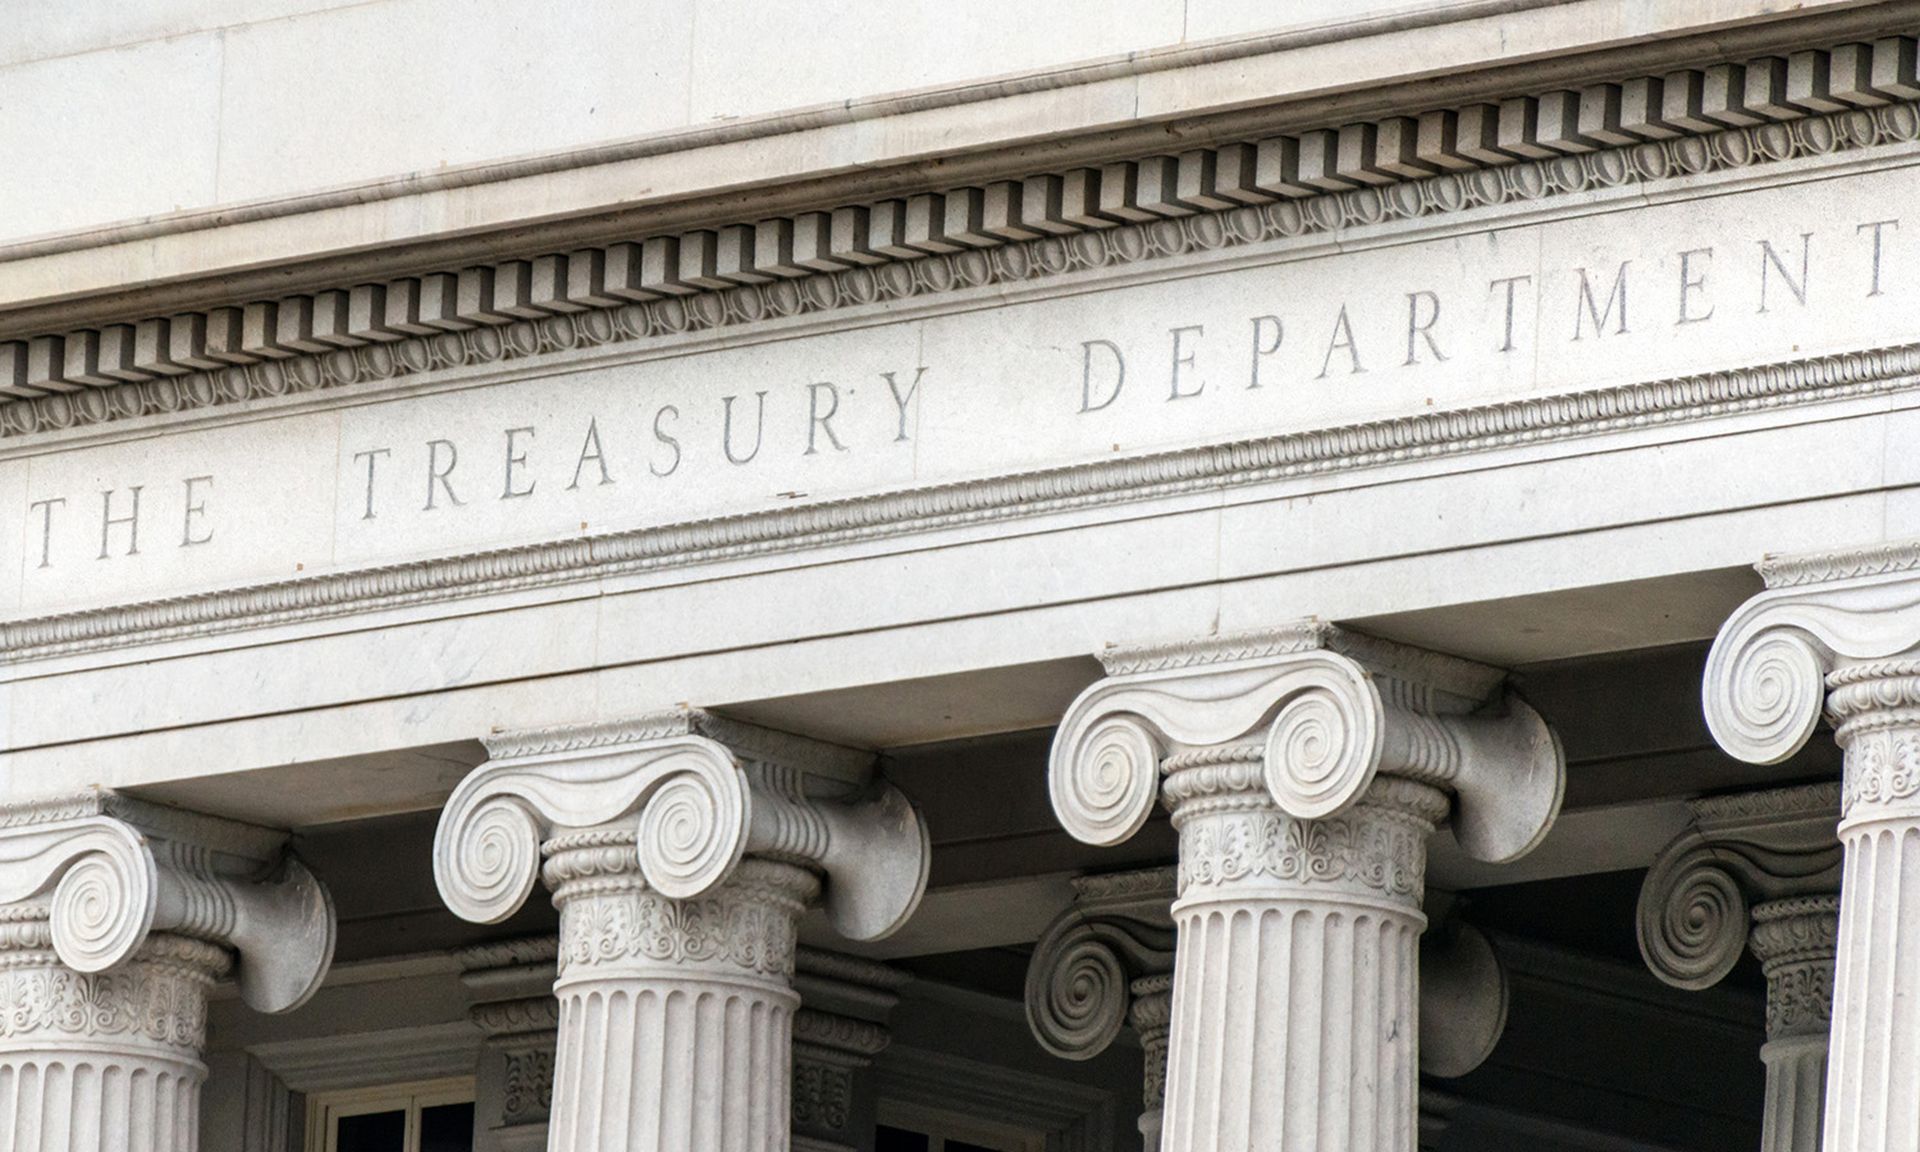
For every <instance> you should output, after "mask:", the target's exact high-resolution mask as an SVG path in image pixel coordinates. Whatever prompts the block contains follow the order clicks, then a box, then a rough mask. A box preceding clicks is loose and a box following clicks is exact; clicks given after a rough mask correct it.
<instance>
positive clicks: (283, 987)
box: [0, 791, 335, 1012]
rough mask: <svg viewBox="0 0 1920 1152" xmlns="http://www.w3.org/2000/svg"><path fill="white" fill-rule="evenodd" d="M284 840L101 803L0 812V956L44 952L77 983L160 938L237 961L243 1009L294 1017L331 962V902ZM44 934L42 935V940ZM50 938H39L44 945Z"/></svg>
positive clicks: (101, 795)
mask: <svg viewBox="0 0 1920 1152" xmlns="http://www.w3.org/2000/svg"><path fill="white" fill-rule="evenodd" d="M285 845H286V837H285V836H284V835H282V834H280V833H277V832H271V831H268V830H266V829H263V828H258V827H255V826H252V825H247V824H238V823H234V822H232V821H227V820H218V819H214V818H211V817H204V816H197V815H193V814H190V813H186V812H181V811H179V810H176V809H171V808H163V807H160V806H158V805H153V804H146V803H141V802H139V801H135V800H131V799H128V798H126V797H122V796H117V795H115V794H113V793H110V792H105V791H91V792H86V793H82V794H79V795H75V796H67V797H61V798H57V799H51V800H41V801H27V802H21V803H15V804H8V805H6V806H4V807H0V906H3V907H4V908H5V910H6V915H5V919H6V920H7V921H8V923H7V933H6V939H5V941H4V942H0V946H5V947H11V948H34V947H39V946H42V941H43V940H44V942H45V944H50V945H51V947H52V950H53V952H54V954H55V955H57V956H58V958H59V961H60V963H61V964H62V965H63V966H65V967H67V968H69V969H72V970H73V971H75V972H79V973H98V972H106V971H109V970H114V969H118V968H121V967H122V966H124V965H126V964H128V963H129V962H130V961H132V960H133V959H134V958H135V956H136V954H138V953H141V950H142V948H143V946H144V945H145V944H146V943H147V942H148V940H149V939H150V938H154V937H155V936H156V935H157V934H160V933H165V934H167V935H169V936H174V937H186V938H188V939H189V940H195V941H200V942H202V943H204V944H212V945H216V946H218V947H220V948H228V949H232V950H233V952H235V953H236V954H237V970H236V977H237V979H238V982H239V985H240V993H241V996H242V998H243V999H245V1001H246V1002H247V1003H248V1004H249V1005H251V1006H252V1007H254V1008H256V1009H258V1010H260V1011H263V1012H287V1011H291V1010H292V1009H294V1008H297V1007H299V1006H300V1005H301V1004H304V1003H305V1002H306V1001H307V999H308V998H309V997H310V996H312V995H313V993H314V992H315V991H316V990H317V989H318V988H319V986H320V981H321V979H322V978H323V977H324V976H325V975H326V972H327V968H328V966H329V964H331V962H332V960H333V946H334V931H335V922H334V911H333V900H332V897H331V896H330V895H329V894H328V892H327V890H326V888H325V886H323V885H322V884H321V883H320V882H319V881H318V880H317V879H315V877H314V876H313V874H312V873H311V872H309V871H308V870H307V869H306V867H305V866H304V865H302V864H301V863H300V861H299V860H297V859H295V858H294V857H293V856H291V855H289V854H287V853H286V852H285ZM41 926H44V927H41ZM42 933H44V936H43V935H42Z"/></svg>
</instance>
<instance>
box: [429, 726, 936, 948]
mask: <svg viewBox="0 0 1920 1152" xmlns="http://www.w3.org/2000/svg"><path fill="white" fill-rule="evenodd" d="M485 743H486V744H487V747H488V751H489V752H490V753H491V754H492V758H491V759H490V760H488V761H487V763H485V764H483V765H481V766H480V767H479V768H477V769H475V770H474V771H473V772H472V773H471V774H469V775H468V777H467V778H466V779H465V780H463V781H461V783H460V786H459V787H458V788H456V789H455V790H454V793H453V796H452V798H450V799H449V800H448V801H447V806H446V809H445V811H444V812H443V813H442V815H441V818H440V826H439V830H438V832H437V834H436V836H435V838H434V853H433V865H434V879H435V881H436V882H437V883H438V885H439V888H440V894H441V896H442V898H443V899H445V900H446V902H447V906H448V907H450V908H451V909H453V911H454V912H455V913H456V914H458V915H459V916H461V917H462V918H464V919H467V920H472V921H474V922H476V923H482V924H492V923H498V922H499V921H501V920H504V919H506V918H507V917H508V916H511V915H512V914H513V913H514V912H516V911H517V910H519V908H520V906H521V905H522V904H524V903H525V902H526V899H527V896H528V895H529V894H530V893H531V892H532V891H533V884H534V880H535V879H536V878H537V877H538V876H539V874H540V849H541V844H542V843H543V842H544V841H545V840H546V839H547V838H549V837H551V836H556V835H561V834H564V833H565V832H567V831H568V830H586V829H603V828H608V827H610V826H622V827H624V828H626V829H627V830H629V831H631V833H632V839H631V843H632V846H633V849H634V851H635V853H636V856H637V862H638V867H639V871H640V874H641V875H642V876H643V877H645V879H646V883H647V886H648V888H649V889H651V890H652V891H653V892H656V893H658V894H659V895H660V896H662V897H665V898H667V899H669V900H687V899H691V898H694V897H698V896H701V895H703V894H705V893H708V892H710V891H712V890H714V889H715V888H717V887H718V886H719V885H720V884H721V883H722V882H723V881H725V880H726V879H727V878H728V877H729V876H731V875H732V874H733V871H734V869H735V868H736V867H737V866H738V865H739V863H740V860H741V858H742V857H743V856H744V855H746V854H748V853H753V854H757V855H764V856H768V857H771V858H779V859H792V860H796V861H804V862H805V863H806V865H807V866H808V867H810V868H814V869H817V870H819V871H821V872H824V873H826V874H827V875H828V876H829V877H830V878H831V882H830V883H829V884H828V886H827V889H826V897H825V906H826V911H827V914H828V916H829V918H830V919H831V920H832V921H833V924H834V927H835V928H836V929H838V930H839V932H840V933H841V934H842V935H843V936H846V937H847V938H849V939H854V940H878V939H881V938H883V937H885V936H887V935H889V934H891V933H892V932H894V931H896V930H897V929H898V928H899V927H900V926H901V925H902V924H904V923H905V922H906V920H907V917H908V916H910V915H911V914H912V912H913V910H914V908H915V907H916V906H917V905H918V904H919V902H920V894H921V893H922V892H923V891H924V890H925V887H926V879H927V867H928V864H929V862H930V856H929V848H928V840H927V832H926V825H925V822H924V821H923V820H922V819H921V817H920V815H919V813H918V812H917V811H915V810H914V808H913V806H912V805H911V804H909V803H908V802H907V799H906V797H905V796H903V795H901V793H900V792H899V790H898V789H896V788H894V787H893V786H892V785H890V784H886V783H884V782H881V783H879V784H878V785H877V786H873V787H868V786H867V784H868V777H867V773H868V770H869V758H867V757H865V756H863V755H861V754H859V753H854V752H852V751H850V750H848V749H841V748H835V747H832V746H829V745H822V744H814V743H812V742H808V741H801V740H799V739H797V738H794V737H789V736H785V735H784V734H782V733H774V732H768V731H766V730H763V729H755V728H752V727H750V726H748V725H743V724H737V723H734V722H732V721H728V720H725V719H723V718H721V717H717V716H713V715H710V714H708V713H705V712H700V711H694V710H678V711H672V712H661V713H655V714H653V715H649V716H644V717H640V718H639V719H636V720H633V721H631V722H615V723H608V724H601V725H592V726H583V727H578V728H568V729H554V730H549V731H539V732H531V733H516V734H512V735H503V736H497V737H491V738H489V739H488V740H487V741H485Z"/></svg>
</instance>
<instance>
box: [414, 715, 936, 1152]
mask: <svg viewBox="0 0 1920 1152" xmlns="http://www.w3.org/2000/svg"><path fill="white" fill-rule="evenodd" d="M486 743H487V748H488V751H489V753H490V754H491V759H490V760H489V761H488V762H487V763H486V764H483V765H481V766H480V767H479V768H477V769H475V770H474V772H473V773H472V774H471V775H469V776H468V778H467V779H466V780H465V781H463V782H462V784H461V785H460V787H459V788H457V789H456V790H455V792H454V795H453V797H452V798H451V799H450V800H449V801H448V804H447V808H446V810H445V811H444V812H443V814H442V816H441V822H440V829H439V833H438V835H437V837H436V839H435V845H434V874H435V878H436V880H437V881H438V883H439V887H440V892H441V895H442V896H443V897H444V898H445V899H446V901H447V903H448V905H449V906H450V907H451V908H452V909H453V910H454V911H455V912H456V913H458V914H459V915H461V916H463V917H466V918H467V919H469V920H474V921H477V922H482V923H493V922H498V921H499V920H501V919H504V918H505V917H507V916H510V915H512V914H513V912H514V911H516V910H517V909H518V908H519V907H520V905H521V903H522V902H524V900H525V899H526V897H527V895H528V894H529V893H530V892H531V890H532V887H533V883H534V879H535V876H536V875H540V876H543V877H544V879H545V881H546V884H547V886H548V888H549V889H550V890H551V891H552V893H553V901H554V904H555V905H556V906H557V907H558V908H559V909H560V940H559V946H558V952H557V962H556V979H555V982H554V993H555V995H556V997H557V998H558V1001H559V1027H558V1041H557V1050H556V1053H555V1059H554V1085H553V1099H552V1109H551V1116H550V1120H549V1124H550V1132H549V1144H548V1147H549V1148H551V1149H552V1150H553V1152H598V1150H600V1149H604V1148H608V1147H618V1148H626V1149H634V1150H646V1149H663V1150H664V1149H680V1148H686V1147H698V1148H715V1149H725V1150H729V1152H731V1150H736V1149H737V1150H740V1152H762V1150H771V1152H779V1150H783V1149H786V1148H788V1147H789V1128H790V1111H791V1085H792V1079H791V1077H792V1061H793V1029H794V1013H795V1010H796V1009H797V1008H798V1006H799V996H798V995H797V994H796V992H795V991H794V986H793V978H794V964H795V949H796V926H797V924H798V921H799V918H800V915H801V914H802V913H803V912H804V911H805V910H806V909H807V908H809V907H811V906H813V905H814V904H816V903H818V904H820V905H822V906H823V907H824V910H825V912H826V914H827V919H828V921H829V922H830V923H831V924H832V925H833V926H834V927H835V928H836V929H837V930H838V931H839V932H840V933H841V934H842V935H844V936H847V937H849V938H851V939H856V940H873V939H879V938H881V937H884V936H886V935H888V934H889V933H891V932H893V931H894V930H895V929H897V928H898V927H899V926H900V925H901V924H903V923H904V922H905V921H906V919H907V917H908V916H909V915H911V914H912V911H913V909H914V907H915V906H916V905H917V904H918V903H919V899H920V894H921V892H922V891H923V890H924V888H925V885H926V874H927V864H928V842H927V836H926V829H925V826H924V824H923V822H922V821H921V820H920V818H919V815H918V813H917V812H915V811H914V809H913V808H912V806H911V805H910V804H909V803H908V802H907V800H906V798H905V797H904V796H902V795H901V794H900V793H899V792H898V790H896V789H894V788H893V787H892V786H891V785H889V784H887V783H885V782H884V781H882V780H879V779H877V778H876V777H875V776H874V774H873V764H872V758H871V757H870V756H867V755H866V754H863V753H858V752H854V751H852V750H850V749H846V748H840V747H836V746H833V745H827V744H821V743H818V742H815V741H809V740H804V739H801V738H799V737H795V736H791V735H788V734H785V733H780V732H772V731H768V730H766V729H760V728H755V727H752V726H750V725H744V724H739V723H736V722H733V721H729V720H726V719H723V718H721V717H717V716H712V715H710V714H708V713H704V712H698V711H690V710H680V711H674V712H668V713H659V714H655V715H651V716H646V717H641V718H639V719H636V720H633V721H621V722H612V723H604V724H595V725H590V726H583V727H575V728H565V729H552V730H543V731H538V732H531V733H522V734H509V735H503V736H498V737H494V738H490V739H489V740H487V742H486Z"/></svg>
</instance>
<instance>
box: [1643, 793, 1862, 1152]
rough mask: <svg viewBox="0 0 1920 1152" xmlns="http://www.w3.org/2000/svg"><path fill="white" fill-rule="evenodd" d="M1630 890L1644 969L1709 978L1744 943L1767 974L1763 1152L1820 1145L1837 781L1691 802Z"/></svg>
mask: <svg viewBox="0 0 1920 1152" xmlns="http://www.w3.org/2000/svg"><path fill="white" fill-rule="evenodd" d="M1692 808H1693V823H1692V826H1691V827H1689V828H1688V829H1687V830H1686V831H1685V832H1683V833H1681V834H1680V836H1679V837H1677V838H1676V839H1675V840H1674V841H1673V843H1672V844H1669V845H1668V846H1667V847H1666V848H1665V849H1664V850H1662V851H1661V853H1660V856H1659V858H1658V859H1656V860H1655V861H1654V864H1653V867H1652V868H1651V869H1650V870H1649V871H1648V872H1647V878H1646V880H1645V882H1643V883H1642V885H1641V888H1640V907H1639V911H1638V915H1637V924H1638V928H1639V933H1640V954H1641V955H1642V956H1644V957H1645V958H1646V961H1647V967H1649V968H1651V969H1652V970H1653V974H1654V975H1655V976H1658V977H1659V978H1660V979H1661V980H1663V981H1665V982H1666V983H1668V984H1671V985H1673V986H1674V987H1676V988H1687V989H1700V988H1707V987H1710V986H1712V985H1714V984H1717V983H1719V982H1720V980H1721V979H1722V978H1723V977H1724V976H1726V974H1727V973H1728V972H1730V971H1732V970H1733V966H1734V964H1735V963H1737V962H1738V961H1739V959H1740V956H1741V953H1742V951H1743V950H1744V949H1746V948H1747V947H1749V946H1751V947H1752V949H1753V952H1754V955H1755V956H1756V957H1758V958H1759V960H1760V963H1761V966H1762V968H1763V969H1764V971H1765V972H1766V976H1767V1042H1766V1044H1765V1045H1763V1046H1762V1047H1761V1049H1760V1059H1761V1061H1762V1062H1763V1063H1765V1064H1766V1067H1767V1095H1766V1110H1765V1113H1764V1116H1763V1119H1762V1123H1761V1129H1762V1135H1761V1148H1762V1149H1763V1152H1815V1150H1816V1149H1818V1148H1819V1147H1820V1124H1821V1105H1822V1097H1823V1086H1824V1084H1825V1082H1826V1062H1827V1021H1828V1017H1829V1009H1830V1005H1831V1000H1832V991H1833V987H1832V985H1833V954H1834V926H1835V917H1836V915H1837V913H1838V910H1839V897H1838V896H1837V894H1836V892H1837V889H1838V888H1839V886H1840V842H1839V840H1838V839H1837V838H1836V837H1835V836H1834V831H1833V829H1834V825H1835V824H1836V823H1837V822H1838V821H1839V819H1840V788H1839V786H1838V785H1834V784H1815V785H1810V786H1808V787H1804V788H1781V789H1775V790H1771V791H1764V792H1746V793H1740V794H1736V795H1732V796H1717V797H1712V798H1710V799H1705V800H1696V801H1694V802H1693V804H1692Z"/></svg>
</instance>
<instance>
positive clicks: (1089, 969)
mask: <svg viewBox="0 0 1920 1152" xmlns="http://www.w3.org/2000/svg"><path fill="white" fill-rule="evenodd" d="M1176 878H1177V873H1176V870H1175V869H1173V868H1149V869H1145V870H1142V871H1135V872H1113V873H1104V874H1097V875H1091V876H1081V877H1078V878H1076V879H1075V880H1074V881H1073V886H1074V901H1073V904H1072V905H1071V906H1070V907H1068V908H1067V910H1066V911H1064V912H1062V913H1061V914H1060V916H1059V917H1058V918H1057V919H1056V920H1054V922H1053V923H1052V925H1050V926H1049V927H1048V928H1047V930H1046V932H1044V933H1043V934H1042V935H1041V937H1040V941H1039V943H1038V944H1037V945H1036V946H1035V947H1034V951H1033V956H1032V958H1031V959H1030V960H1029V961H1028V964H1027V985H1026V1010H1027V1024H1028V1026H1029V1027H1030V1028H1032V1030H1033V1035H1034V1039H1036V1040H1038V1041H1039V1043H1040V1046H1041V1047H1042V1048H1044V1049H1046V1050H1047V1051H1048V1052H1050V1053H1052V1054H1053V1055H1055V1056H1060V1057H1063V1058H1065V1059H1068V1060H1090V1059H1092V1058H1093V1057H1095V1056H1098V1055H1099V1054H1100V1053H1102V1052H1104V1051H1106V1049H1107V1047H1108V1046H1109V1045H1110V1044H1112V1043H1113V1041H1114V1039H1115V1037H1116V1036H1118V1035H1119V1032H1120V1028H1121V1026H1122V1025H1123V1024H1124V1025H1125V1026H1127V1027H1131V1028H1132V1029H1133V1031H1134V1034H1135V1036H1137V1037H1138V1038H1139V1041H1140V1046H1141V1048H1142V1049H1143V1050H1144V1056H1143V1059H1142V1063H1141V1073H1142V1085H1141V1107H1142V1111H1141V1115H1140V1121H1139V1127H1140V1133H1141V1136H1142V1138H1143V1140H1144V1147H1145V1149H1146V1152H1159V1149H1160V1146H1161V1136H1162V1131H1161V1127H1162V1119H1163V1104H1164V1100H1165V1094H1166V1080H1167V1043H1168V1040H1169V1038H1170V1032H1171V1026H1172V1022H1173V983H1174V980H1173V976H1174V954H1175V926H1174V915H1173V902H1174V894H1175V885H1176V882H1177V879H1176ZM1419 971H1420V987H1421V993H1420V995H1421V1000H1420V1004H1421V1006H1420V1019H1421V1034H1422V1047H1421V1051H1420V1067H1421V1070H1422V1071H1423V1072H1426V1073H1428V1074H1430V1075H1437V1076H1447V1077H1453V1076H1464V1075H1465V1074H1466V1073H1468V1072H1470V1071H1472V1070H1473V1069H1474V1068H1476V1067H1478V1066H1479V1065H1480V1063H1481V1062H1482V1061H1483V1060H1485V1058H1486V1057H1487V1056H1488V1055H1489V1054H1490V1053H1491V1052H1492V1050H1493V1044H1494V1042H1495V1041H1497V1040H1498V1039H1499V1036H1500V1033H1501V1030H1502V1029H1503V1028H1504V1026H1505V1024H1506V1011H1507V984H1506V973H1505V970H1504V969H1503V968H1501V966H1500V964H1499V961H1498V959H1497V958H1496V957H1495V955H1494V953H1493V949H1492V944H1491V942H1490V941H1488V940H1487V938H1486V936H1485V935H1484V934H1482V933H1481V932H1479V931H1478V930H1477V929H1474V928H1472V927H1470V926H1468V925H1466V924H1462V923H1458V922H1452V923H1449V924H1448V925H1447V926H1446V930H1445V931H1443V932H1437V933H1434V934H1432V938H1431V939H1430V940H1428V941H1423V943H1422V947H1421V951H1420V961H1419Z"/></svg>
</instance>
